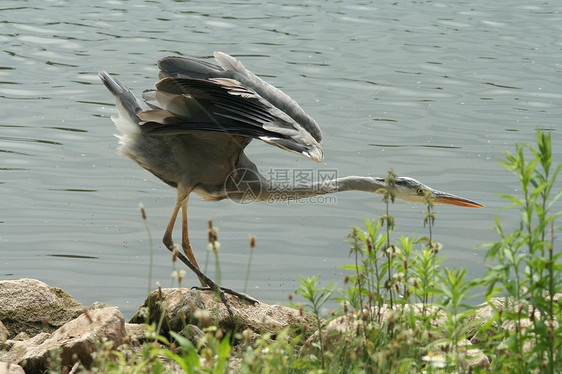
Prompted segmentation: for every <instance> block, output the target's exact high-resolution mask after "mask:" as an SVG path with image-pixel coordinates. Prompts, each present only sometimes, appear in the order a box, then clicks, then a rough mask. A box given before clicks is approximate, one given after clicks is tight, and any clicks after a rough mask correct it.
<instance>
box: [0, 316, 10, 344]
mask: <svg viewBox="0 0 562 374" xmlns="http://www.w3.org/2000/svg"><path fill="white" fill-rule="evenodd" d="M9 335H10V332H9V331H8V329H7V328H6V326H4V324H3V323H2V321H0V345H2V343H4V342H5V341H6V340H8V336H9Z"/></svg>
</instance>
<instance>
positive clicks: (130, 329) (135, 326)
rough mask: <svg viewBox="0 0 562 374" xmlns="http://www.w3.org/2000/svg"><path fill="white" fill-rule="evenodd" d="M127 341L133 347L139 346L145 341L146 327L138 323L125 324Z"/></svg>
mask: <svg viewBox="0 0 562 374" xmlns="http://www.w3.org/2000/svg"><path fill="white" fill-rule="evenodd" d="M125 331H126V333H127V338H128V340H129V341H130V342H131V343H132V344H133V345H140V344H142V343H143V342H144V341H145V335H146V325H144V324H140V323H125Z"/></svg>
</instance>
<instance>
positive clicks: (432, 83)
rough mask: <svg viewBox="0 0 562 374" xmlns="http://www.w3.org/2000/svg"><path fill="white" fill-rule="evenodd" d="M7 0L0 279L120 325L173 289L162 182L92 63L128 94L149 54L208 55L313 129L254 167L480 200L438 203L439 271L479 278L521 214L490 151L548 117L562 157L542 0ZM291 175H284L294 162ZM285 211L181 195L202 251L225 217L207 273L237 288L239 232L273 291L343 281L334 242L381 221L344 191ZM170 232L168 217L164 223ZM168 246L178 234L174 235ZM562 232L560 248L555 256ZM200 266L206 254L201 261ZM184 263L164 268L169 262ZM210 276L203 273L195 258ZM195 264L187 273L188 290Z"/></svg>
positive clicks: (0, 32)
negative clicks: (66, 296)
mask: <svg viewBox="0 0 562 374" xmlns="http://www.w3.org/2000/svg"><path fill="white" fill-rule="evenodd" d="M85 4H86V2H71V1H56V0H55V1H45V0H35V1H6V0H5V1H3V2H2V4H1V5H0V43H1V46H2V48H1V53H0V113H1V114H2V116H1V118H0V196H1V200H0V279H19V278H37V279H40V280H42V281H44V282H46V283H48V284H49V285H51V286H56V287H61V288H63V289H64V290H66V291H67V292H69V293H70V294H71V295H73V296H74V297H75V298H76V299H77V300H78V301H80V302H81V303H83V304H86V305H89V304H90V303H92V302H93V301H96V300H97V301H101V302H104V303H108V304H111V305H116V306H119V307H120V308H121V310H122V311H123V312H124V314H125V315H126V317H128V316H130V315H132V314H133V313H134V312H135V311H136V309H137V308H138V306H139V305H140V304H141V303H142V302H143V300H144V298H145V296H146V292H147V287H148V284H147V282H148V264H149V249H148V248H149V247H150V242H149V240H148V233H147V231H146V229H145V226H144V223H143V221H142V219H141V217H140V214H139V211H138V205H139V203H140V202H142V203H144V205H145V207H146V210H147V212H148V224H149V227H150V233H151V234H152V237H153V238H154V239H153V245H154V253H155V255H154V274H153V281H154V282H156V281H159V282H160V283H161V284H162V286H165V287H168V286H171V285H172V284H173V283H172V280H171V277H170V273H171V272H172V265H171V262H170V256H169V253H168V251H167V250H165V249H164V248H163V246H162V244H161V242H160V238H161V237H162V234H163V232H164V229H165V226H166V224H167V221H168V219H169V216H170V214H171V211H172V207H173V203H174V199H175V191H174V190H172V189H170V188H169V187H168V186H166V185H165V184H163V183H161V182H160V181H158V180H157V179H156V178H154V177H153V176H152V175H150V174H149V173H147V172H146V171H144V170H142V169H141V168H140V167H138V166H137V165H135V164H134V163H133V162H131V161H130V160H128V159H126V158H123V157H120V156H119V155H117V153H116V151H115V147H116V143H117V139H116V138H115V137H114V136H113V134H114V133H115V132H116V130H115V128H114V126H113V124H112V122H111V120H110V119H109V117H110V116H111V115H114V114H115V113H116V111H115V108H114V106H113V101H112V98H111V97H110V95H109V93H108V92H107V90H106V89H105V87H104V86H103V85H102V84H101V83H100V81H99V79H98V77H97V72H98V71H100V70H106V71H108V72H110V73H114V74H118V75H119V78H120V80H122V81H123V82H124V83H126V84H127V85H128V86H129V87H130V88H131V89H132V90H133V92H135V93H136V94H137V95H140V92H142V90H143V89H145V88H149V87H152V86H153V84H154V83H155V82H156V76H157V68H156V65H155V62H156V60H158V59H159V58H162V57H164V56H167V55H174V54H181V55H186V56H191V57H197V58H205V59H211V57H212V53H213V52H214V51H217V50H218V51H223V52H226V53H229V54H232V55H234V56H235V57H237V58H239V59H240V60H241V61H242V62H243V63H244V65H245V66H246V67H247V68H249V69H250V70H252V71H253V72H255V73H256V74H258V75H260V76H261V77H262V78H264V79H266V80H267V81H268V82H270V83H272V84H273V85H275V86H277V87H279V88H280V89H282V90H284V91H285V92H286V93H288V94H289V95H291V97H293V98H294V99H295V100H296V101H298V102H299V103H300V104H301V106H302V107H303V108H304V109H305V110H306V111H307V112H308V113H309V114H310V115H311V116H312V117H314V118H315V119H316V120H317V121H318V123H319V124H320V125H321V127H322V129H323V132H324V142H323V146H324V151H325V153H326V160H325V162H323V163H322V164H316V163H314V162H312V161H311V160H309V159H306V158H304V157H299V156H297V155H294V154H291V153H288V152H283V151H282V150H280V149H278V148H275V147H271V146H269V145H267V144H265V143H262V142H259V141H254V142H253V143H252V144H251V145H250V147H249V149H248V154H249V156H250V158H251V159H253V160H254V162H256V163H257V164H258V166H259V167H260V169H261V170H262V172H263V173H267V172H268V171H269V170H273V171H279V170H281V171H283V170H284V171H287V172H288V173H293V172H295V171H302V170H311V169H312V170H336V171H337V174H338V176H344V175H372V176H384V175H386V171H387V169H388V168H390V167H392V168H394V170H395V171H396V172H397V173H398V174H399V175H403V176H410V177H414V178H416V179H419V180H421V181H423V182H424V183H427V184H429V185H431V186H433V187H435V188H438V189H441V190H444V191H448V192H451V193H455V194H458V195H461V196H464V197H467V198H470V199H473V200H475V201H478V202H480V203H482V204H485V205H486V209H467V208H460V207H452V206H449V207H439V208H438V209H437V221H436V226H435V229H434V235H435V238H436V239H437V240H438V241H440V242H441V243H443V246H444V249H443V253H444V254H445V255H446V261H445V264H446V265H449V266H465V267H467V268H468V270H469V275H470V277H476V276H478V275H480V274H482V273H483V271H484V266H485V265H484V251H483V250H479V249H475V246H477V245H478V244H481V243H485V242H489V241H492V240H495V239H496V238H497V236H496V233H495V232H494V219H495V216H496V215H498V216H499V217H500V219H501V221H502V222H503V223H504V225H505V228H506V229H508V228H513V226H514V225H515V224H516V223H517V222H518V217H517V214H516V212H515V211H506V210H501V208H502V207H503V206H505V202H504V201H502V199H500V198H499V197H497V196H496V194H497V193H508V194H514V193H516V190H517V180H516V179H515V178H514V177H512V176H511V175H510V174H509V173H508V172H507V171H505V170H504V169H502V168H501V167H500V166H499V165H498V162H497V159H498V158H501V157H502V153H501V151H502V150H513V149H514V144H516V143H521V142H523V143H533V142H534V138H535V130H536V128H545V129H551V130H553V131H552V139H553V149H554V152H555V161H556V162H558V163H560V162H561V161H562V153H561V146H562V136H561V130H562V126H561V118H562V66H561V63H562V52H561V51H562V41H561V40H562V39H560V35H562V13H561V12H562V3H560V2H555V1H550V2H549V1H541V2H520V1H513V0H512V1H503V2H489V1H483V0H476V1H470V2H439V1H438V2H434V1H407V2H394V1H392V2H390V1H388V2H387V1H382V2H368V1H346V2H327V1H310V2H306V3H304V4H303V3H301V2H298V1H285V2H281V3H280V2H276V1H263V2H255V1H241V2H237V3H230V2H218V1H178V2H171V1H145V2H141V1H105V2H90V4H91V5H85ZM291 175H292V174H291ZM335 196H336V199H335V200H326V201H316V202H314V201H307V200H304V201H302V202H300V203H299V204H275V205H272V204H264V203H260V204H258V203H255V204H247V205H241V204H236V203H233V202H231V201H221V202H218V203H213V202H204V201H200V200H199V199H198V198H197V197H196V196H194V197H193V198H192V199H191V202H190V209H189V216H190V235H191V238H192V244H193V245H194V248H195V252H196V255H197V257H198V259H199V261H200V263H204V262H205V251H206V247H207V244H206V240H207V220H208V219H213V221H214V223H215V225H216V226H218V227H219V228H220V231H219V240H220V242H221V248H220V250H221V251H220V260H221V277H222V281H223V283H224V284H225V285H226V286H229V287H231V288H234V289H238V290H242V289H243V287H244V280H245V277H246V266H247V263H248V259H249V256H248V254H249V246H248V239H249V237H250V235H256V236H257V247H256V248H255V254H254V256H253V258H252V264H253V266H252V270H251V274H250V279H249V281H248V292H249V293H250V294H251V295H253V296H254V297H256V298H258V299H260V300H263V301H265V302H268V303H281V304H285V303H287V302H288V301H287V294H288V293H289V292H292V291H294V289H295V288H296V287H297V281H296V280H295V278H296V277H297V276H303V275H307V276H310V275H314V274H320V275H321V282H322V283H323V284H327V283H329V282H330V281H335V282H336V283H340V282H341V280H342V278H343V272H342V270H340V269H339V268H338V266H340V265H344V264H347V263H350V262H351V260H350V259H349V258H348V245H347V243H346V241H345V236H346V235H347V234H348V232H349V231H350V227H351V226H352V225H362V222H363V220H364V218H369V219H374V218H376V217H379V216H380V215H381V214H383V211H384V206H383V203H382V202H381V200H380V197H378V196H374V195H369V194H365V193H358V192H355V193H354V192H346V193H341V194H338V195H335ZM391 210H392V212H393V214H394V216H395V217H396V224H397V229H396V232H395V234H394V235H393V237H394V238H398V237H399V235H401V234H411V233H416V234H417V235H418V236H421V235H426V233H427V229H426V228H424V227H423V223H422V221H423V213H421V210H422V208H421V207H420V206H415V205H409V204H406V203H402V202H397V203H395V204H394V205H393V206H392V207H391ZM177 231H178V230H177V229H176V232H177ZM176 238H177V240H179V238H178V237H177V235H176ZM559 247H560V241H559V240H558V248H559ZM211 263H212V261H211ZM178 267H179V265H178ZM208 272H209V275H213V274H214V270H213V268H212V267H211V266H210V267H209V270H208ZM196 283H197V280H196V278H195V277H193V276H192V275H191V274H190V273H189V274H188V277H187V279H186V281H185V282H184V284H185V285H195V284H196Z"/></svg>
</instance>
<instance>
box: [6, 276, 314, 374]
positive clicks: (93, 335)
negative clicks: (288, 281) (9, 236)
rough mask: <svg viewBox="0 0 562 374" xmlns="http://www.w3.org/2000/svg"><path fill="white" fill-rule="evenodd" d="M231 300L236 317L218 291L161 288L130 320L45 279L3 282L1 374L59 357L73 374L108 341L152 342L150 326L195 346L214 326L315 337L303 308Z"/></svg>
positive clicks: (44, 365)
mask: <svg viewBox="0 0 562 374" xmlns="http://www.w3.org/2000/svg"><path fill="white" fill-rule="evenodd" d="M227 297H228V299H229V302H230V308H231V310H232V311H233V314H234V317H231V316H230V315H229V313H228V311H227V309H226V308H225V306H224V305H223V304H222V303H221V302H220V301H217V297H216V295H215V294H213V293H212V292H210V291H199V290H192V289H185V288H182V289H161V290H158V291H155V292H153V293H152V294H151V295H150V296H149V297H148V298H147V300H146V301H145V304H144V305H143V306H142V307H141V308H140V309H139V312H138V313H137V314H135V315H134V316H133V317H132V318H131V320H130V321H129V322H128V323H126V322H125V320H124V318H123V315H122V314H121V312H120V311H119V310H118V309H117V308H115V307H112V306H108V305H104V304H100V303H94V304H93V305H91V306H88V307H86V306H83V305H81V304H80V303H79V302H77V301H76V300H74V299H73V298H72V297H71V296H70V295H69V294H67V293H66V292H64V291H63V290H61V289H59V288H54V287H49V286H48V285H46V284H45V283H43V282H41V281H38V280H35V279H19V280H11V281H0V374H4V373H14V374H15V373H43V372H44V371H46V370H48V369H49V368H50V366H49V365H50V361H52V359H53V357H54V356H55V355H56V356H57V357H58V362H57V363H56V365H57V366H61V367H66V368H67V369H66V370H67V372H73V368H74V372H76V369H77V368H78V367H79V366H81V367H85V368H88V367H89V366H90V365H91V363H92V355H93V353H94V352H95V351H96V349H97V347H99V343H100V342H101V341H104V340H105V341H112V342H113V345H114V347H118V346H119V345H121V344H123V343H124V342H127V343H130V344H132V345H133V346H137V347H139V346H140V345H142V344H144V342H145V332H146V328H145V322H146V321H157V322H159V323H161V329H160V333H161V334H167V333H168V332H169V331H175V332H178V333H181V334H183V335H186V336H188V337H189V338H190V339H192V340H193V341H194V342H196V341H197V338H198V336H201V335H202V334H203V332H202V330H201V328H204V327H205V326H211V325H213V326H219V327H220V328H221V329H222V330H223V331H224V332H225V333H228V332H232V331H233V330H234V329H236V331H246V334H245V336H246V338H247V340H249V341H252V340H254V341H255V340H256V339H258V338H259V336H261V335H262V334H265V333H271V334H274V333H276V332H278V331H280V330H282V329H284V328H287V327H288V328H290V329H291V330H292V331H294V333H295V334H296V333H298V332H299V331H303V330H304V331H308V332H309V334H312V333H313V332H314V326H315V320H314V318H313V316H311V315H309V314H303V313H300V312H299V310H297V309H293V308H288V307H284V306H278V305H267V304H264V303H256V304H251V303H248V302H245V301H241V300H239V299H237V298H235V297H230V296H227ZM149 306H150V307H149Z"/></svg>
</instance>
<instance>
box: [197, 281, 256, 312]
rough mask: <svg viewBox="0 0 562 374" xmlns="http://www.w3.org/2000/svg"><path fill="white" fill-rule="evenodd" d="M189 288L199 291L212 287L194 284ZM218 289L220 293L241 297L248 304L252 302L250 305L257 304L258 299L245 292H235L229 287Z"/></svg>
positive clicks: (211, 289) (209, 289)
mask: <svg viewBox="0 0 562 374" xmlns="http://www.w3.org/2000/svg"><path fill="white" fill-rule="evenodd" d="M191 289H192V290H200V291H213V288H211V287H198V286H194V287H191ZM219 290H220V292H221V293H227V294H229V295H232V296H236V297H237V298H239V299H241V300H244V301H246V302H248V303H250V304H252V305H255V304H259V301H257V300H256V299H254V298H253V297H250V296H248V295H245V294H243V293H240V292H236V291H234V290H232V289H230V288H226V287H219ZM221 299H222V297H221ZM225 305H226V304H225ZM227 308H228V307H227Z"/></svg>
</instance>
